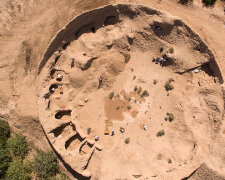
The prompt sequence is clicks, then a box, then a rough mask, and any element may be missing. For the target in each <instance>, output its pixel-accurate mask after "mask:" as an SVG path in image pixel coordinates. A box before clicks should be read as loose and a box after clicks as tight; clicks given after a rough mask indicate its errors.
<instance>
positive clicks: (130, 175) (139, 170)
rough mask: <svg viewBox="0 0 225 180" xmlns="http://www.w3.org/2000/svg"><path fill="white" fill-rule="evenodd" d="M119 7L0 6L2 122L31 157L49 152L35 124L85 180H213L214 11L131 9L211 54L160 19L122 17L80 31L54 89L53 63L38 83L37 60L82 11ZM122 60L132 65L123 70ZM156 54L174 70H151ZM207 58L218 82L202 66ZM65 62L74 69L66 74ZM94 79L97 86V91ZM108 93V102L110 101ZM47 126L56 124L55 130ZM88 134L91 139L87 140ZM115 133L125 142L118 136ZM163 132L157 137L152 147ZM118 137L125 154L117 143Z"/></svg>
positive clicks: (169, 6) (219, 123)
mask: <svg viewBox="0 0 225 180" xmlns="http://www.w3.org/2000/svg"><path fill="white" fill-rule="evenodd" d="M121 2H122V3H132V1H113V2H109V1H100V0H99V1H95V2H91V1H90V2H86V3H85V2H83V1H64V2H57V3H55V2H52V1H51V2H50V1H49V2H47V1H43V2H42V1H40V2H39V1H37V2H36V1H34V2H32V3H31V2H30V3H26V2H23V1H18V2H17V1H14V2H9V1H2V2H1V11H0V12H1V20H2V21H1V26H2V28H1V32H0V34H1V36H0V43H1V47H2V48H1V50H0V53H1V62H0V63H1V64H0V67H1V68H0V73H1V81H0V83H1V109H0V110H1V112H0V113H1V117H3V118H5V119H8V120H9V122H10V124H11V126H12V127H13V129H14V130H15V131H19V132H22V133H23V134H24V135H26V136H27V138H28V140H29V141H30V142H31V143H32V144H33V145H34V146H35V147H38V148H42V149H45V148H47V147H48V146H47V144H48V142H47V141H46V137H45V135H44V134H43V132H42V128H41V125H40V124H39V119H40V121H41V123H42V126H43V127H44V130H45V133H46V134H48V137H49V139H50V142H51V143H52V145H53V147H54V148H55V149H56V151H57V152H58V153H59V154H60V155H62V158H63V159H64V160H65V161H66V162H68V163H69V165H70V166H71V167H72V168H74V169H75V170H76V171H78V172H79V173H81V174H83V175H85V176H90V174H91V175H92V176H91V177H92V178H93V179H135V178H137V177H138V178H139V179H146V178H148V179H182V178H185V177H187V178H189V179H206V178H211V179H222V176H220V175H224V174H223V172H224V169H223V164H224V160H223V159H224V152H223V149H222V148H221V146H223V144H224V125H223V110H224V106H223V89H222V86H223V84H220V82H221V83H223V81H222V79H223V73H224V72H225V71H224V65H223V60H224V59H225V55H224V48H225V43H224V42H225V41H224V40H225V37H224V31H225V29H224V14H223V13H224V12H223V9H222V8H221V7H222V6H221V7H220V6H219V5H221V4H218V5H217V6H218V7H215V8H214V9H212V10H210V9H206V8H202V7H201V5H200V3H199V1H195V2H194V5H193V6H187V7H185V6H182V5H180V4H177V2H175V1H171V2H167V1H151V2H149V1H144V0H142V1H135V2H136V3H138V4H145V5H147V6H150V7H152V8H155V9H157V10H160V11H165V12H168V13H169V14H171V15H174V16H177V17H179V18H180V19H182V20H183V21H184V22H185V23H186V24H187V25H189V26H190V27H191V29H192V30H193V31H194V32H195V33H197V34H199V35H200V37H201V39H202V40H204V41H205V42H206V44H207V45H208V46H209V48H210V49H211V50H212V53H213V54H212V53H211V51H210V50H209V51H208V48H207V46H205V45H204V43H203V44H202V41H201V39H199V38H197V39H196V37H195V36H194V35H193V34H192V33H190V32H188V31H187V30H186V27H185V26H183V25H181V26H176V25H175V24H174V20H173V17H169V15H167V14H166V15H163V16H158V15H152V14H151V13H150V15H149V14H148V13H146V12H143V11H141V13H140V14H137V15H135V16H134V17H133V18H132V17H131V16H133V14H132V13H131V14H128V15H127V14H126V12H123V13H124V14H123V13H122V14H123V15H121V16H120V18H119V19H121V20H122V21H121V22H118V21H116V22H115V23H112V24H111V25H110V23H109V25H108V24H107V26H104V27H102V26H101V27H98V28H97V29H94V30H93V29H91V31H92V32H87V31H86V29H84V31H83V30H82V31H81V32H79V33H78V34H77V39H76V40H73V41H72V42H71V43H70V45H69V46H68V47H67V48H65V49H62V51H61V52H60V53H61V54H60V57H59V59H58V61H57V63H58V64H59V65H60V66H59V68H58V69H59V70H63V71H61V72H60V74H62V75H63V79H62V81H61V82H58V81H57V80H56V75H57V72H58V71H56V72H54V74H53V75H51V74H50V75H49V72H51V71H50V70H52V69H54V68H57V63H55V65H54V61H55V57H56V56H57V53H56V54H55V55H54V56H52V57H49V60H48V62H47V63H46V64H45V66H43V68H42V70H41V73H40V75H39V76H37V74H38V71H39V69H40V66H39V65H40V62H41V58H42V55H43V54H44V52H45V51H46V49H47V47H48V46H49V42H50V40H51V39H52V38H53V37H54V36H55V34H56V33H57V31H59V30H60V29H61V28H62V27H63V26H65V25H66V24H67V23H68V22H69V21H70V20H72V19H73V18H74V17H75V16H76V15H78V14H80V13H81V12H83V11H86V10H90V9H93V8H96V7H99V6H102V5H106V4H108V3H121ZM62 7H63V8H62ZM135 13H137V12H135ZM135 13H134V14H135ZM62 14H63V15H62ZM105 14H107V13H105ZM153 14H154V13H153ZM103 17H104V16H102V17H101V18H103ZM101 18H100V19H101ZM83 21H88V19H86V20H83ZM109 21H110V20H109ZM155 22H157V23H158V24H159V25H162V30H163V29H164V27H165V29H170V28H171V27H172V31H171V32H164V31H162V32H160V30H159V32H157V31H155V29H154V28H155V25H157V23H156V24H155ZM178 24H179V23H178ZM149 25H152V26H149ZM85 28H86V27H85ZM131 29H132V32H131ZM160 33H161V34H160ZM129 39H130V40H132V43H131V41H130V40H129ZM161 47H163V52H160V48H161ZM170 47H173V48H174V52H173V53H172V54H170V53H168V52H167V51H168V50H169V48H170ZM127 54H129V55H130V57H131V58H130V59H129V61H128V62H126V59H125V58H126V55H127ZM163 54H167V56H168V57H169V58H170V59H172V60H174V59H176V60H178V61H176V62H178V63H175V64H168V65H166V66H164V67H161V66H160V65H159V64H155V63H154V62H152V58H157V57H161V56H162V55H163ZM214 56H215V60H216V62H217V63H218V65H219V68H220V70H221V74H222V76H220V74H219V70H218V69H217V68H216V67H215V65H214V64H213V63H211V62H213V60H214ZM71 57H72V58H74V59H75V64H74V67H73V68H71ZM77 60H78V61H77ZM90 60H91V65H90V66H89V63H87V62H90ZM179 60H181V61H182V62H181V63H180V61H179ZM51 62H53V63H51ZM203 64H205V65H203ZM195 67H201V70H200V72H199V73H194V72H193V69H192V68H195ZM189 70H190V72H186V71H189ZM46 75H47V76H46ZM100 75H102V76H103V85H102V87H101V88H100V89H98V80H97V78H98V76H100ZM169 78H173V79H174V80H175V81H174V82H172V85H173V86H174V89H173V90H172V91H170V92H169V96H168V95H167V92H166V91H165V88H164V85H165V83H166V82H167V81H168V80H169ZM155 79H156V80H157V81H158V83H157V84H156V85H154V84H153V81H154V80H155ZM219 79H220V80H221V81H220V82H219ZM35 81H36V82H37V84H36V83H34V82H35ZM55 83H58V85H57V87H58V88H56V90H55V91H54V93H51V94H50V96H49V98H47V99H49V101H47V100H46V98H43V96H41V95H45V93H47V92H48V91H49V87H50V86H51V85H52V84H55ZM36 85H38V86H36ZM135 86H137V87H138V88H139V87H141V88H142V90H147V91H148V93H149V96H146V97H141V96H140V95H139V94H138V93H137V92H136V91H134V87H135ZM111 92H114V94H115V95H114V97H113V98H112V99H110V98H109V94H110V93H111ZM37 95H38V96H39V98H38V99H37ZM43 100H44V101H43ZM36 102H37V103H36ZM49 102H50V103H49ZM37 104H38V106H39V108H37ZM128 107H129V108H128ZM37 109H39V112H38V111H37ZM48 112H49V114H48ZM167 112H170V113H173V114H174V116H175V120H174V121H172V122H168V121H165V120H164V118H165V117H166V113H167ZM54 119H60V121H56V123H54V121H53V120H54ZM144 125H146V126H147V130H144V129H143V126H144ZM61 126H62V127H61ZM58 127H59V129H57V128H58ZM88 127H90V128H91V129H92V131H91V133H90V134H89V135H87V128H88ZM120 127H124V128H125V133H121V132H120V131H119V129H120ZM54 128H56V129H54ZM112 129H113V130H115V135H114V136H110V135H104V132H105V130H109V132H110V133H111V131H112ZM162 129H163V130H164V131H165V135H164V136H162V137H157V136H156V134H157V132H158V131H160V130H162ZM96 135H98V136H99V137H100V139H99V141H98V142H95V141H94V136H96ZM127 137H129V138H130V143H129V144H125V143H124V140H125V138H127ZM64 143H65V144H64ZM78 147H80V148H78ZM77 150H78V151H77ZM71 156H73V157H74V158H77V159H72V158H71ZM89 160H90V161H89ZM76 162H79V163H76ZM88 162H89V163H88ZM87 163H88V165H87ZM208 168H210V170H208ZM192 172H195V173H194V174H192ZM206 172H207V173H206ZM189 176H190V177H189ZM75 177H78V179H79V176H76V175H75Z"/></svg>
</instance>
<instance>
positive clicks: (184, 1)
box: [179, 0, 193, 5]
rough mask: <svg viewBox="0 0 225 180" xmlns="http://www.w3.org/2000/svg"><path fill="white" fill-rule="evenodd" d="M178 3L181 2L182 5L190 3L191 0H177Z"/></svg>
mask: <svg viewBox="0 0 225 180" xmlns="http://www.w3.org/2000/svg"><path fill="white" fill-rule="evenodd" d="M179 3H181V4H184V5H187V4H189V3H190V4H191V3H193V0H179Z"/></svg>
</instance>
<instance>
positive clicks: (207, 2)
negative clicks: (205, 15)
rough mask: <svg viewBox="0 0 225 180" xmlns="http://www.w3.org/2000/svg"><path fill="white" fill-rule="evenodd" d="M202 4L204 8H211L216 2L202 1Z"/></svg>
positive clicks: (213, 0)
mask: <svg viewBox="0 0 225 180" xmlns="http://www.w3.org/2000/svg"><path fill="white" fill-rule="evenodd" d="M202 3H203V4H204V5H205V6H213V5H214V4H215V3H216V0H202Z"/></svg>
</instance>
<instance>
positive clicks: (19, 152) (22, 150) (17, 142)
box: [7, 134, 29, 158]
mask: <svg viewBox="0 0 225 180" xmlns="http://www.w3.org/2000/svg"><path fill="white" fill-rule="evenodd" d="M7 146H8V148H9V150H10V152H11V153H12V154H13V156H15V157H21V158H24V157H25V156H26V155H27V153H28V151H29V147H28V144H27V142H26V140H25V138H24V137H23V136H21V135H18V134H15V135H14V136H12V137H10V138H9V139H8V141H7Z"/></svg>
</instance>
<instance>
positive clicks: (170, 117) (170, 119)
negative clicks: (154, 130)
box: [165, 112, 174, 122]
mask: <svg viewBox="0 0 225 180" xmlns="http://www.w3.org/2000/svg"><path fill="white" fill-rule="evenodd" d="M166 115H167V117H165V120H166V121H167V120H169V122H172V121H173V120H174V115H173V114H172V113H168V112H167V113H166Z"/></svg>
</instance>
